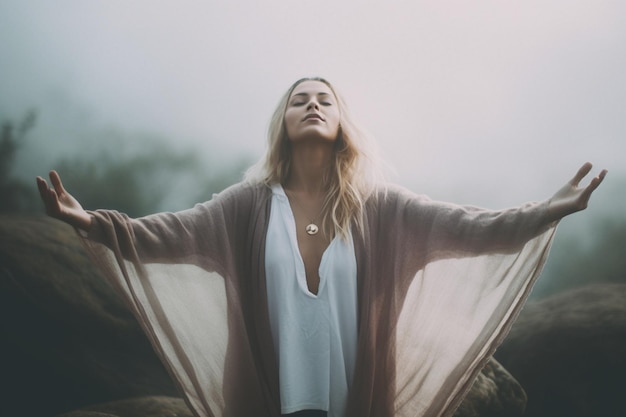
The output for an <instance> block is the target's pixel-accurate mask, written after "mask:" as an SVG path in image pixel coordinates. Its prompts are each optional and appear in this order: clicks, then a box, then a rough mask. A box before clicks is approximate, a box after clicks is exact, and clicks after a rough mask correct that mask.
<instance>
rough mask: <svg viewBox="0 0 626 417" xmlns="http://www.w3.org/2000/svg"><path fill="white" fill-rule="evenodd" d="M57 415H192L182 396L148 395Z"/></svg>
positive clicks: (94, 416)
mask: <svg viewBox="0 0 626 417" xmlns="http://www.w3.org/2000/svg"><path fill="white" fill-rule="evenodd" d="M57 417H193V414H192V413H191V411H190V410H189V408H188V407H187V404H185V401H184V400H183V399H182V398H174V397H165V396H148V397H139V398H130V399H127V400H122V401H113V402H109V403H105V404H98V405H94V406H90V407H85V408H82V409H80V410H76V411H72V412H70V413H65V414H61V415H58V416H57Z"/></svg>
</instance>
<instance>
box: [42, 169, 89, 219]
mask: <svg viewBox="0 0 626 417" xmlns="http://www.w3.org/2000/svg"><path fill="white" fill-rule="evenodd" d="M50 182H51V183H52V187H49V186H48V183H47V182H46V180H45V179H43V178H42V177H37V187H38V188H39V195H40V196H41V199H42V200H43V203H44V206H45V208H46V213H47V214H48V216H50V217H54V218H55V219H59V220H62V221H64V222H65V223H67V224H69V225H70V226H74V227H76V228H78V229H82V230H88V229H89V226H90V225H91V215H90V214H89V213H87V212H86V211H85V210H84V209H83V207H82V206H81V205H80V203H79V202H78V200H76V199H75V198H74V197H72V195H71V194H70V193H68V192H67V191H65V188H63V183H62V182H61V177H60V176H59V174H58V173H57V172H56V171H50Z"/></svg>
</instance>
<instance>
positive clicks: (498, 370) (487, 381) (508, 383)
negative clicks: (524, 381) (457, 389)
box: [454, 358, 526, 417]
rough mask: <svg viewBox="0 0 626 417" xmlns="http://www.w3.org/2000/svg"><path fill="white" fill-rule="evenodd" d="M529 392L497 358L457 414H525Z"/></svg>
mask: <svg viewBox="0 0 626 417" xmlns="http://www.w3.org/2000/svg"><path fill="white" fill-rule="evenodd" d="M525 407H526V393H525V392H524V390H523V389H522V387H521V386H520V384H519V383H518V382H517V381H516V380H515V378H513V376H511V374H510V373H508V372H507V370H506V369H504V367H503V366H502V365H501V364H500V363H498V361H496V360H495V359H493V358H492V359H491V360H490V361H489V362H488V363H487V365H486V366H485V367H484V368H483V369H482V370H481V372H480V373H479V374H478V376H477V377H476V380H475V381H474V384H473V385H472V388H471V389H470V391H469V392H468V393H467V396H466V397H465V398H464V399H463V402H462V403H461V404H460V405H459V408H458V409H457V410H456V412H455V413H454V417H518V416H522V415H523V414H524V409H525Z"/></svg>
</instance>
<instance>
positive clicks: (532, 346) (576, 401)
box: [495, 284, 626, 417]
mask: <svg viewBox="0 0 626 417" xmlns="http://www.w3.org/2000/svg"><path fill="white" fill-rule="evenodd" d="M495 356H496V358H497V359H498V360H499V361H500V362H501V363H502V364H503V366H505V367H506V369H507V370H508V371H509V372H511V374H512V375H513V376H514V377H515V378H516V379H517V380H518V381H519V382H520V384H521V385H522V386H523V387H524V390H525V391H526V393H527V395H528V404H527V410H526V414H525V416H527V417H539V416H542V417H543V416H549V417H560V416H563V417H565V416H567V417H585V416H589V417H592V416H593V417H609V416H615V417H623V416H626V401H625V400H624V393H623V391H624V387H626V285H625V284H597V285H592V286H587V287H583V288H579V289H576V290H573V291H569V292H566V293H562V294H559V295H556V296H553V297H551V298H548V299H545V300H542V301H539V302H533V303H529V304H527V306H526V308H525V309H524V310H523V312H522V314H521V315H520V317H519V318H518V320H517V322H516V323H515V325H514V326H513V328H512V329H511V332H510V334H509V336H508V337H507V339H506V340H505V341H504V343H503V344H502V346H500V348H499V349H498V351H497V352H496V355H495Z"/></svg>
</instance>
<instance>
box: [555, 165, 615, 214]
mask: <svg viewBox="0 0 626 417" xmlns="http://www.w3.org/2000/svg"><path fill="white" fill-rule="evenodd" d="M591 167H592V165H591V163H590V162H587V163H585V164H584V165H583V166H582V167H580V169H579V170H578V172H577V173H576V175H575V176H574V178H572V179H571V180H570V181H569V182H568V183H567V184H565V185H564V186H563V188H561V189H560V190H559V191H557V192H556V194H554V195H553V196H552V198H551V199H550V205H549V206H548V213H549V214H548V215H549V217H550V218H551V220H559V219H561V218H562V217H565V216H567V215H568V214H572V213H575V212H577V211H581V210H584V209H586V208H587V205H588V204H589V199H590V198H591V193H593V192H594V191H595V189H596V188H598V186H599V185H600V183H602V180H604V177H605V175H606V173H607V170H606V169H603V170H602V171H601V172H600V174H598V176H597V177H594V178H592V179H591V181H590V182H589V184H587V186H586V187H579V184H580V181H581V180H582V179H583V178H584V177H586V176H587V174H589V171H591Z"/></svg>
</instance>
